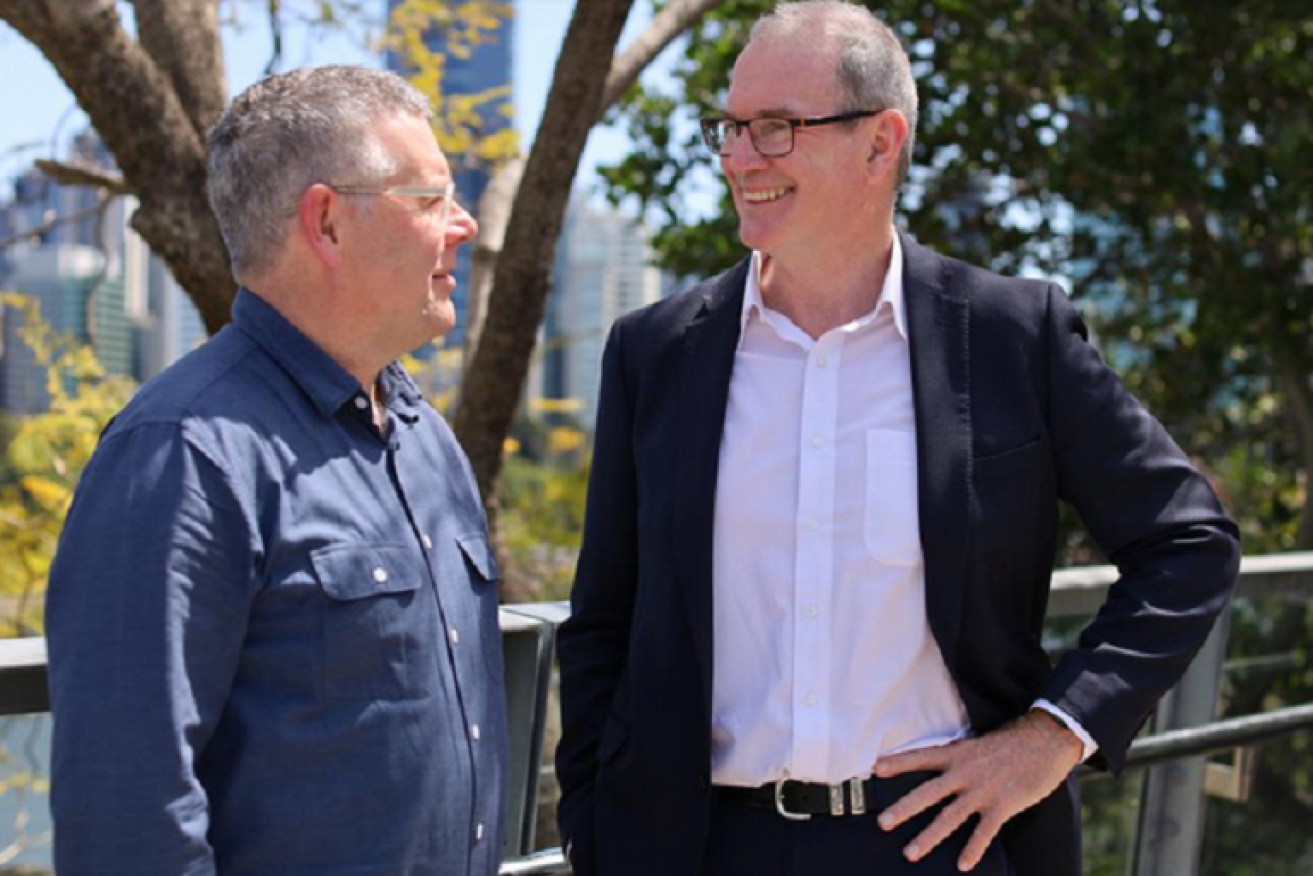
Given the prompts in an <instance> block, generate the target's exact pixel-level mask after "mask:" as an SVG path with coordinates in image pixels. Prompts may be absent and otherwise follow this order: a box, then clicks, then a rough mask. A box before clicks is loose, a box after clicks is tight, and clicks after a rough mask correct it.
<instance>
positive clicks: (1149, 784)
mask: <svg viewBox="0 0 1313 876" xmlns="http://www.w3.org/2000/svg"><path fill="white" fill-rule="evenodd" d="M1116 578H1117V572H1116V569H1115V568H1113V567H1111V566H1093V567H1087V568H1081V569H1067V570H1063V571H1060V572H1057V573H1055V575H1054V578H1053V590H1052V594H1051V598H1050V605H1049V616H1050V617H1051V618H1055V617H1057V618H1061V617H1077V616H1084V615H1090V614H1093V613H1094V612H1095V611H1097V610H1098V608H1099V606H1101V605H1102V604H1103V601H1104V599H1105V598H1106V596H1107V589H1108V586H1109V585H1110V584H1111V583H1112V582H1113V581H1115V580H1116ZM1237 595H1238V596H1240V597H1251V598H1252V597H1265V596H1287V597H1289V596H1295V595H1298V596H1300V597H1302V598H1305V599H1307V598H1309V597H1310V596H1313V552H1310V553H1301V554H1283V555H1276V556H1267V557H1251V558H1247V559H1245V560H1244V561H1243V562H1242V564H1241V575H1240V586H1239V588H1238V594H1237ZM568 613H569V606H568V605H567V604H566V603H534V604H529V605H511V606H505V607H503V608H502V611H501V627H502V631H503V653H504V655H505V658H506V686H507V705H508V710H509V714H508V718H509V728H510V753H511V780H510V782H511V787H510V793H509V795H508V801H507V811H506V823H507V843H506V850H505V851H506V855H507V860H506V862H505V863H504V864H503V866H502V869H501V874H502V876H559V874H568V873H569V868H568V867H567V865H566V863H565V861H564V858H563V856H562V854H561V851H560V850H559V849H548V850H545V851H534V846H535V836H534V825H535V820H536V815H537V800H538V786H539V776H540V774H541V768H542V761H543V729H544V725H545V720H546V716H547V693H548V689H549V688H550V679H551V668H552V656H553V647H554V642H555V635H556V627H557V626H558V625H559V624H560V622H561V621H563V620H564V619H565V618H566V617H567V616H568ZM1228 634H1229V623H1228V620H1227V618H1223V620H1222V621H1221V622H1219V623H1218V625H1217V627H1216V628H1215V629H1214V631H1213V634H1212V636H1210V638H1209V640H1208V643H1207V644H1206V645H1205V646H1204V648H1203V650H1202V651H1201V652H1200V654H1199V656H1198V657H1197V658H1196V660H1195V662H1194V663H1193V664H1192V665H1191V667H1190V669H1189V671H1188V672H1187V673H1186V676H1185V678H1183V679H1182V681H1181V683H1180V684H1179V685H1178V686H1177V688H1176V689H1175V690H1173V691H1172V693H1171V694H1169V695H1168V697H1167V698H1166V699H1165V700H1164V702H1163V704H1162V705H1161V706H1160V707H1159V709H1158V713H1157V718H1156V719H1155V723H1154V726H1153V732H1152V734H1151V735H1149V736H1146V737H1142V738H1140V739H1137V740H1136V741H1135V742H1134V743H1133V744H1132V745H1131V748H1130V751H1129V753H1128V756H1127V768H1128V769H1141V768H1148V769H1149V774H1148V776H1147V777H1146V778H1147V781H1146V786H1145V791H1144V797H1143V802H1142V804H1141V809H1140V819H1139V829H1138V836H1137V852H1136V860H1135V865H1134V870H1135V872H1136V873H1137V874H1138V876H1192V874H1195V873H1197V872H1198V853H1199V845H1200V841H1201V836H1202V813H1203V796H1204V785H1205V775H1206V769H1205V768H1206V764H1205V763H1204V761H1203V758H1204V756H1206V755H1211V754H1215V753H1218V752H1223V751H1227V750H1230V749H1243V748H1244V747H1246V746H1253V745H1256V744H1258V743H1260V742H1265V741H1270V740H1273V739H1277V738H1281V737H1285V736H1289V735H1290V734H1293V733H1298V732H1301V731H1308V730H1310V729H1313V704H1306V705H1300V706H1294V707H1289V708H1283V709H1278V710H1275V711H1269V712H1264V713H1262V714H1257V715H1247V716H1243V717H1239V718H1230V719H1227V720H1223V721H1217V720H1213V718H1214V716H1215V715H1216V709H1217V702H1218V698H1219V691H1220V684H1221V679H1222V672H1223V666H1224V660H1223V658H1224V656H1225V652H1226V644H1227V638H1228ZM49 707H50V706H49V695H48V693H47V688H46V649H45V641H44V640H43V639H39V638H38V639H11V640H0V715H18V714H31V713H40V712H45V711H48V710H49ZM1164 765H1169V766H1164ZM1098 775H1099V774H1097V773H1094V772H1092V771H1089V770H1082V772H1081V776H1082V779H1092V778H1096V777H1097V776H1098Z"/></svg>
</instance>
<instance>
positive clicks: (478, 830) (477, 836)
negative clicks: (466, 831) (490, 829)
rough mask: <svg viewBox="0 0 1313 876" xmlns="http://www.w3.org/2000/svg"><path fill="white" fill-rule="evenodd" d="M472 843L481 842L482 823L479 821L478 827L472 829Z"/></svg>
mask: <svg viewBox="0 0 1313 876" xmlns="http://www.w3.org/2000/svg"><path fill="white" fill-rule="evenodd" d="M474 841H475V842H476V843H477V842H482V841H483V822H482V821H480V822H479V823H478V826H476V827H475V828H474Z"/></svg>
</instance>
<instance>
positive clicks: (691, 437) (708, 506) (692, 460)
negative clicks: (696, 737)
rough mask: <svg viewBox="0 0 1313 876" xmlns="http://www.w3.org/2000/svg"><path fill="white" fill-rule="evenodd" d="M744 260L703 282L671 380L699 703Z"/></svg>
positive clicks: (678, 534) (681, 550)
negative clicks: (675, 404) (718, 484)
mask: <svg viewBox="0 0 1313 876" xmlns="http://www.w3.org/2000/svg"><path fill="white" fill-rule="evenodd" d="M749 263H750V262H749V261H748V260H745V261H743V262H740V263H739V264H738V265H737V266H735V267H734V268H732V269H730V270H729V271H728V272H726V273H724V274H722V275H721V276H720V277H718V278H716V279H715V280H712V281H711V282H710V283H708V284H707V286H708V288H707V289H706V291H705V292H704V293H703V301H702V306H701V308H699V310H698V312H697V313H696V315H695V316H694V317H693V319H692V320H691V321H690V322H689V323H688V325H687V326H686V327H685V329H684V338H683V351H682V356H681V358H680V372H679V384H678V392H677V394H678V399H679V401H678V404H679V408H678V417H677V418H676V422H677V423H678V430H679V431H678V434H677V436H676V437H675V440H677V441H678V442H679V446H680V451H679V453H678V454H676V458H677V459H678V468H677V470H676V472H675V502H674V506H673V507H674V508H676V509H677V511H676V514H677V517H676V519H675V540H674V542H675V546H676V550H677V551H678V556H679V560H678V563H677V565H678V568H679V570H680V571H679V578H680V583H681V589H682V590H683V593H684V604H685V607H686V608H687V610H688V620H689V625H690V627H691V629H692V632H693V647H694V652H695V654H696V657H697V661H698V666H699V669H700V670H701V677H702V683H703V687H702V693H703V702H705V703H708V704H709V703H710V702H711V653H712V649H711V636H712V584H711V582H712V545H713V538H712V531H713V528H714V522H715V510H716V480H717V473H718V468H719V465H720V439H721V435H722V433H723V432H724V429H725V408H726V405H727V404H728V402H729V378H730V373H731V372H732V371H733V368H734V352H735V349H736V347H737V346H738V339H739V330H740V325H739V322H740V314H741V312H742V310H743V293H744V288H745V281H746V278H747V272H748V265H749Z"/></svg>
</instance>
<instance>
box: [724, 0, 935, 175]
mask: <svg viewBox="0 0 1313 876" xmlns="http://www.w3.org/2000/svg"><path fill="white" fill-rule="evenodd" d="M799 34H802V35H803V36H805V37H806V38H807V39H808V40H809V41H811V42H816V41H819V40H824V41H826V42H832V43H837V44H838V58H837V60H836V61H835V71H834V75H835V85H836V87H837V90H838V97H839V100H840V102H841V103H842V104H845V105H844V106H839V107H836V108H835V112H850V111H854V110H868V109H896V110H898V111H899V112H901V113H902V114H903V116H904V117H905V118H906V119H907V141H906V142H905V143H903V150H902V152H901V153H899V155H898V178H899V180H904V179H906V178H907V171H908V168H909V167H911V164H912V147H913V146H914V145H915V141H916V117H917V97H916V79H914V78H913V76H912V64H911V61H910V60H908V57H907V52H906V51H905V50H904V49H903V45H902V43H900V42H899V41H898V36H897V35H896V34H895V33H894V32H893V31H892V30H891V29H890V28H889V26H888V25H887V24H885V23H884V22H883V21H881V20H880V19H878V18H876V17H875V14H874V13H873V12H871V10H869V9H867V8H866V7H864V6H858V5H856V4H854V3H848V2H844V0H797V2H789V3H781V4H780V5H779V6H776V7H775V9H774V10H773V11H772V12H770V13H768V14H767V15H764V16H762V17H761V18H760V19H758V20H757V22H756V23H755V24H754V25H753V26H752V31H751V33H750V34H749V36H748V41H749V42H751V41H752V40H756V39H762V40H774V39H781V38H788V37H794V36H797V35H799Z"/></svg>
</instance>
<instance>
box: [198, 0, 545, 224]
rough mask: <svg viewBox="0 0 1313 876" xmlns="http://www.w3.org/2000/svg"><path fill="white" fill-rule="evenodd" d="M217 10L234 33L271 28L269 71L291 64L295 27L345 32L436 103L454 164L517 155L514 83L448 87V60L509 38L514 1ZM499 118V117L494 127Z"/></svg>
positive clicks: (411, 0)
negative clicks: (388, 60)
mask: <svg viewBox="0 0 1313 876" xmlns="http://www.w3.org/2000/svg"><path fill="white" fill-rule="evenodd" d="M219 12H220V15H221V16H222V17H221V21H222V22H223V26H224V29H225V30H226V31H228V32H229V33H231V34H233V35H234V36H235V37H236V38H239V39H240V38H241V37H242V36H243V34H245V33H246V32H247V31H250V30H252V29H265V30H268V31H269V32H270V33H271V35H272V37H273V40H274V50H273V51H274V54H273V56H272V57H271V58H270V72H272V70H273V69H277V68H282V67H285V66H287V65H286V64H285V63H284V60H285V59H284V58H283V46H282V37H283V33H284V32H285V31H289V30H291V29H292V28H293V27H296V28H298V29H302V30H304V31H305V32H307V33H308V35H309V36H308V39H309V40H310V41H311V42H313V41H314V40H315V39H317V38H319V37H321V36H328V35H335V34H345V35H346V36H347V37H348V38H349V39H350V40H351V41H353V42H355V43H356V44H358V45H360V46H361V47H363V48H366V49H368V50H370V51H375V50H380V49H381V50H384V51H386V52H388V53H390V54H391V55H392V56H393V57H394V58H395V59H396V60H397V61H398V62H399V64H400V66H401V69H403V70H404V71H406V77H407V78H408V79H409V80H410V82H411V83H412V84H414V85H415V86H416V87H417V88H419V89H420V90H421V91H423V92H424V94H426V95H427V96H428V97H429V100H430V101H431V102H432V104H433V107H434V111H435V118H434V131H435V132H436V133H437V136H438V142H439V143H440V144H441V145H442V150H443V152H444V153H446V155H447V156H448V157H449V158H451V159H452V161H453V163H455V164H459V165H462V166H465V167H475V166H479V167H489V166H493V165H496V164H498V163H500V162H503V161H505V160H507V159H509V158H513V157H514V156H515V155H516V154H518V152H519V140H518V136H517V134H516V132H515V129H514V125H512V124H511V121H512V115H513V108H512V104H511V97H512V94H511V88H510V87H509V86H506V87H502V88H490V89H486V90H484V91H481V92H478V93H475V94H465V93H458V92H459V90H460V89H459V87H457V88H455V89H452V90H451V92H450V93H448V91H447V90H446V89H445V88H444V83H445V80H446V73H447V59H448V58H458V59H462V60H464V59H468V58H469V57H470V56H471V55H472V54H473V53H474V52H476V51H477V50H478V48H479V47H480V46H483V45H486V44H488V43H492V42H496V41H497V40H499V39H503V38H506V35H505V33H503V27H502V26H503V24H505V23H506V22H508V21H510V20H511V17H512V15H513V14H514V6H513V3H512V2H511V0H402V2H400V3H398V4H397V6H396V7H395V8H394V9H393V10H392V13H391V15H390V16H388V15H387V2H386V0H258V2H257V0H221V2H220V4H219ZM293 63H294V65H295V64H296V63H299V62H298V61H295V60H294V62H293ZM493 120H496V121H498V122H499V124H497V125H495V127H496V128H497V130H495V131H494V130H491V129H490V121H493ZM471 206H473V205H471Z"/></svg>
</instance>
